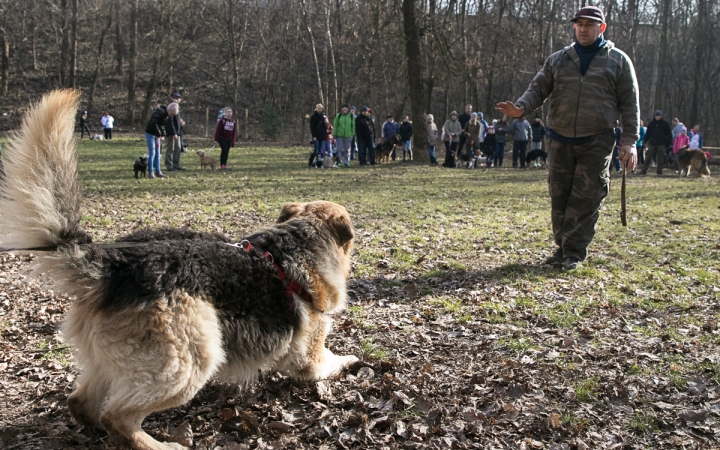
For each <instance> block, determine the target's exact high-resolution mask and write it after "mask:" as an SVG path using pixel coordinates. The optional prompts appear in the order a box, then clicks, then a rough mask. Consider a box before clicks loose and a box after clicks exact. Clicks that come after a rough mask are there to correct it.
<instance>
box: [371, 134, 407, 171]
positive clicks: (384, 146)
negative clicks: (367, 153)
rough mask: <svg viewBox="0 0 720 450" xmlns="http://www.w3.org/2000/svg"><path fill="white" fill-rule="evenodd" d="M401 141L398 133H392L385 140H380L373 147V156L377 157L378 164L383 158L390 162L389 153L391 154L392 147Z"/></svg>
mask: <svg viewBox="0 0 720 450" xmlns="http://www.w3.org/2000/svg"><path fill="white" fill-rule="evenodd" d="M401 142H402V138H401V137H400V135H399V134H396V135H393V136H392V137H390V139H388V140H387V141H385V140H383V141H381V142H380V143H379V144H378V145H377V147H375V156H376V157H377V162H378V163H379V164H382V162H383V160H384V161H385V162H386V163H389V162H390V155H392V152H393V149H394V148H395V146H396V145H398V144H400V143H401Z"/></svg>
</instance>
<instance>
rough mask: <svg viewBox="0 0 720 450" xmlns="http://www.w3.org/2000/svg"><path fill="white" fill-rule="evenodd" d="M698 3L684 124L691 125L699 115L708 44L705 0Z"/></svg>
mask: <svg viewBox="0 0 720 450" xmlns="http://www.w3.org/2000/svg"><path fill="white" fill-rule="evenodd" d="M697 4H698V22H697V24H696V25H695V27H696V28H695V33H694V34H695V67H694V68H693V87H692V104H691V105H690V120H689V121H688V123H686V124H685V125H686V126H687V127H688V130H689V129H690V127H692V126H693V125H694V124H696V123H698V118H699V117H700V102H701V99H700V83H701V81H702V79H703V78H706V77H703V75H704V71H703V61H704V60H705V55H704V53H705V52H704V49H705V46H706V45H708V39H707V38H706V35H705V33H706V32H707V28H706V25H705V21H706V18H707V0H697Z"/></svg>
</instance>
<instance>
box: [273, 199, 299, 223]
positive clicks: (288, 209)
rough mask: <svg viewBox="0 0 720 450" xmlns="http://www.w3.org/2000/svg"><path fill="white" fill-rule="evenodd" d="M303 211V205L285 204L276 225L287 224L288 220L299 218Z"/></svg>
mask: <svg viewBox="0 0 720 450" xmlns="http://www.w3.org/2000/svg"><path fill="white" fill-rule="evenodd" d="M303 211H305V203H294V202H291V203H285V204H284V205H283V207H282V209H281V210H280V217H278V220H277V223H283V222H287V221H288V220H290V219H294V218H295V217H299V216H300V214H302V213H303Z"/></svg>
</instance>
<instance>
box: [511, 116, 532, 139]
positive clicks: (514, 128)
mask: <svg viewBox="0 0 720 450" xmlns="http://www.w3.org/2000/svg"><path fill="white" fill-rule="evenodd" d="M510 132H512V134H513V141H532V136H533V134H532V127H531V126H530V122H528V121H527V120H525V118H524V117H521V118H519V119H515V120H513V122H512V123H511V124H510Z"/></svg>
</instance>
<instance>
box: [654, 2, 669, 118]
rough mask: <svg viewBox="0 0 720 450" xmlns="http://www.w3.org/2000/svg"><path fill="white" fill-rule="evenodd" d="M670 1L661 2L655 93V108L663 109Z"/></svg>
mask: <svg viewBox="0 0 720 450" xmlns="http://www.w3.org/2000/svg"><path fill="white" fill-rule="evenodd" d="M671 3H672V0H662V16H661V19H660V21H661V24H662V25H661V26H662V31H661V33H662V34H661V35H660V59H659V61H658V68H659V74H658V78H657V80H658V81H657V89H656V91H655V108H662V107H663V101H662V99H663V96H664V95H665V66H666V64H667V46H668V44H667V42H668V28H669V27H668V22H669V21H670V6H671Z"/></svg>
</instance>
